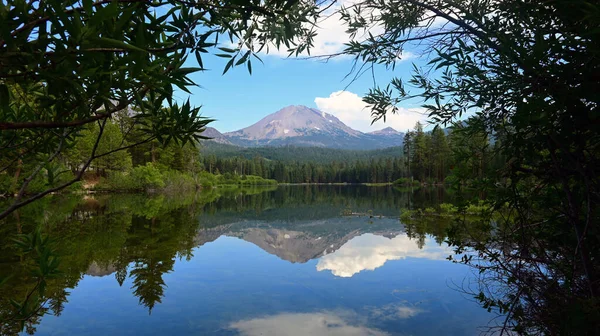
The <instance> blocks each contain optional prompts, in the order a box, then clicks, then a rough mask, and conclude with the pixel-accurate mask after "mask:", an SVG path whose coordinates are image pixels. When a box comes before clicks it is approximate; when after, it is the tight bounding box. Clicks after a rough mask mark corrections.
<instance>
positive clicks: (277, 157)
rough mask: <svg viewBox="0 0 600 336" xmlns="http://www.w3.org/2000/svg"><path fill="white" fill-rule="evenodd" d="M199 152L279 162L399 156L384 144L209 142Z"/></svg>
mask: <svg viewBox="0 0 600 336" xmlns="http://www.w3.org/2000/svg"><path fill="white" fill-rule="evenodd" d="M200 152H201V153H202V155H215V156H217V157H219V158H234V157H243V158H246V159H252V158H254V157H260V158H265V159H267V160H273V161H281V162H293V161H297V162H315V163H327V162H332V161H338V162H351V161H356V160H367V159H379V158H394V157H401V156H402V147H399V146H398V147H388V148H382V149H373V150H345V149H334V148H322V147H298V146H284V147H252V148H244V147H239V146H233V145H226V144H222V143H215V142H212V141H205V142H203V146H202V148H201V150H200Z"/></svg>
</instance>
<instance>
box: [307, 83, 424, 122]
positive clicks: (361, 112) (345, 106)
mask: <svg viewBox="0 0 600 336" xmlns="http://www.w3.org/2000/svg"><path fill="white" fill-rule="evenodd" d="M315 104H317V107H318V108H319V110H321V111H324V112H327V113H330V114H332V115H334V116H336V117H337V118H338V119H340V120H341V121H342V122H343V123H345V124H346V125H348V126H350V127H352V128H354V129H357V130H359V131H362V132H370V131H376V130H380V129H382V128H385V127H392V128H394V129H396V130H398V131H401V132H406V131H407V130H409V129H412V128H413V127H414V126H415V124H416V123H417V121H421V122H425V121H426V120H427V115H426V114H425V109H423V108H402V107H401V108H400V109H399V111H398V113H396V114H391V113H390V114H388V115H387V117H386V121H385V122H384V121H383V120H379V121H377V122H376V123H374V124H373V125H371V121H372V118H371V111H370V110H369V108H368V107H367V104H366V103H365V102H363V100H362V97H360V96H359V95H357V94H356V93H353V92H350V91H336V92H332V93H331V94H330V95H329V97H316V98H315Z"/></svg>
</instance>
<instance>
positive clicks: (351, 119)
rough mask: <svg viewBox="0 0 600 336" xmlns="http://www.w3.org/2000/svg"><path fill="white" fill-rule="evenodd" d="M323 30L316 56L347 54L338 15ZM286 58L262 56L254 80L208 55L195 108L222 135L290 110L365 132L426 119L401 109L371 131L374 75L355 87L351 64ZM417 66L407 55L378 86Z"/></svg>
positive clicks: (381, 75)
mask: <svg viewBox="0 0 600 336" xmlns="http://www.w3.org/2000/svg"><path fill="white" fill-rule="evenodd" d="M351 1H352V0H343V1H340V2H341V3H346V2H347V3H350V2H351ZM319 27H320V30H319V31H318V35H317V37H316V38H315V41H314V42H315V43H314V44H315V47H314V48H313V50H312V54H313V55H324V54H331V53H334V52H339V51H341V50H343V48H344V43H345V42H347V41H348V40H349V38H348V36H347V35H346V33H345V29H346V28H345V27H344V26H343V25H342V24H341V23H340V21H339V17H336V16H335V15H333V16H331V17H329V18H328V19H327V20H325V21H322V22H320V24H319ZM284 55H285V52H284V51H281V52H279V53H277V52H275V54H269V55H262V56H261V58H262V60H263V62H264V64H261V63H260V62H258V61H256V60H254V59H253V62H252V68H253V69H252V70H253V73H252V75H250V74H249V73H248V71H247V69H246V67H245V66H240V67H236V68H233V69H232V70H230V71H229V72H228V73H227V74H225V75H222V72H223V68H224V67H225V63H226V62H227V60H226V59H223V58H219V57H216V56H212V55H206V56H205V58H204V59H203V63H204V66H205V67H206V68H207V69H209V70H208V71H205V72H202V73H196V74H193V75H191V78H192V79H193V80H194V81H195V82H196V83H197V84H198V85H200V86H201V87H197V88H193V89H192V90H191V91H192V95H191V96H190V100H191V102H192V103H193V104H194V105H196V106H198V105H202V106H203V108H202V111H203V115H205V116H208V117H212V118H215V119H217V121H216V122H214V123H213V124H212V126H213V127H215V128H217V129H218V130H220V131H222V132H228V131H233V130H237V129H240V128H243V127H246V126H249V125H251V124H253V123H255V122H257V121H258V120H260V119H262V118H263V117H265V116H266V115H268V114H270V113H273V112H276V111H278V110H280V109H281V108H283V107H285V106H288V105H306V106H308V107H313V108H319V109H321V110H323V111H325V112H327V113H331V114H333V115H335V116H336V117H338V118H339V119H340V120H341V121H342V122H344V123H346V124H347V125H348V126H350V127H353V128H355V129H358V130H361V131H373V130H378V129H382V128H385V127H388V126H391V127H393V128H395V129H397V130H399V131H405V130H407V129H409V128H412V127H413V126H414V124H415V123H416V121H418V120H421V121H423V120H425V119H426V118H425V117H424V115H423V114H422V111H423V110H422V109H420V108H419V104H418V102H415V103H411V104H409V103H407V104H405V105H403V106H401V107H403V108H404V109H402V110H401V113H400V114H399V115H395V116H390V117H389V118H388V120H387V122H386V123H385V124H384V123H383V121H380V122H378V123H376V124H375V125H373V126H370V121H371V118H370V112H369V110H368V109H365V104H364V103H363V102H362V100H361V97H362V96H363V95H365V94H366V93H367V92H368V90H369V88H371V87H372V86H373V80H372V77H371V75H370V73H369V74H367V75H365V76H363V77H362V78H359V79H358V80H356V81H354V82H353V83H350V81H349V80H344V76H346V74H347V73H348V72H349V71H350V70H351V67H352V60H351V59H348V58H345V59H334V60H330V61H329V62H327V63H325V62H323V61H320V60H314V59H311V60H306V59H303V60H300V59H293V58H291V59H290V58H287V59H286V58H285V57H284ZM192 59H194V57H193V56H192V57H191V58H190V60H192ZM413 62H415V63H423V62H424V60H421V59H420V58H419V57H418V56H416V55H415V54H413V53H411V52H410V50H408V52H407V53H406V57H405V59H404V60H403V61H401V62H400V63H398V64H397V66H396V69H395V70H394V71H393V72H392V71H387V70H386V69H384V68H379V69H378V70H377V71H376V73H375V75H376V79H377V81H378V83H379V84H380V85H382V86H385V85H386V84H387V83H388V82H389V79H390V78H392V76H397V77H400V78H403V79H408V78H409V77H410V71H411V69H412V63H413ZM190 66H192V65H191V64H190ZM348 84H351V85H350V86H348ZM347 86H348V87H347ZM342 90H346V91H345V92H342ZM177 95H178V97H177V98H179V99H181V100H182V99H186V98H187V94H184V93H182V92H179V93H178V94H177Z"/></svg>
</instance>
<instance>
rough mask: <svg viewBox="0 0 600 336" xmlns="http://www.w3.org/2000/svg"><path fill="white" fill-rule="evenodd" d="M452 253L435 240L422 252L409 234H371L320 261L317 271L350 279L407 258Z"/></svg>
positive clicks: (359, 237) (353, 241)
mask: <svg viewBox="0 0 600 336" xmlns="http://www.w3.org/2000/svg"><path fill="white" fill-rule="evenodd" d="M450 254H452V250H451V249H449V248H448V247H446V246H439V245H437V244H436V243H435V241H434V240H433V239H431V238H430V239H428V240H427V241H426V242H425V246H424V247H423V249H420V248H419V247H418V246H417V242H416V241H415V240H411V239H409V238H408V237H407V236H406V235H398V236H396V237H394V238H391V239H389V238H386V237H383V236H377V235H374V234H370V233H367V234H363V235H361V236H358V237H355V238H353V239H352V240H350V241H349V242H347V243H346V244H344V245H343V246H342V247H341V248H340V249H339V250H337V251H335V252H333V253H331V254H328V255H326V256H324V257H322V258H321V259H319V262H318V263H317V271H324V270H330V271H331V273H333V275H336V276H339V277H343V278H348V277H351V276H353V275H354V274H356V273H359V272H361V271H364V270H369V271H373V270H375V269H376V268H378V267H381V266H383V265H384V264H385V263H386V261H389V260H399V259H404V258H407V257H413V258H424V259H431V260H442V259H445V258H447V257H448V255H450Z"/></svg>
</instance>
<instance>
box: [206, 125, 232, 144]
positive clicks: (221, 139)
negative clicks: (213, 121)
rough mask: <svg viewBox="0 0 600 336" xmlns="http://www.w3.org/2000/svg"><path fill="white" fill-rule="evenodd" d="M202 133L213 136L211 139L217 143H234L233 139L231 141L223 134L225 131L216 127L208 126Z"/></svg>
mask: <svg viewBox="0 0 600 336" xmlns="http://www.w3.org/2000/svg"><path fill="white" fill-rule="evenodd" d="M202 135H203V136H205V137H209V138H211V139H210V141H213V142H216V143H220V144H224V145H233V144H232V143H231V141H229V140H228V139H227V137H226V136H225V135H223V133H221V132H219V131H217V129H216V128H214V127H207V128H206V129H205V130H204V132H202Z"/></svg>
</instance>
